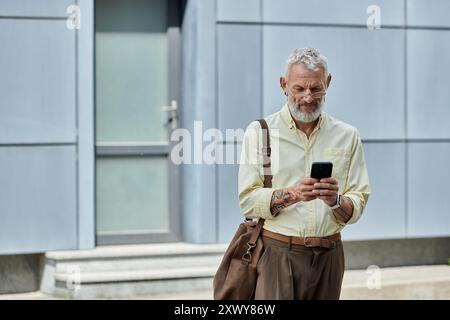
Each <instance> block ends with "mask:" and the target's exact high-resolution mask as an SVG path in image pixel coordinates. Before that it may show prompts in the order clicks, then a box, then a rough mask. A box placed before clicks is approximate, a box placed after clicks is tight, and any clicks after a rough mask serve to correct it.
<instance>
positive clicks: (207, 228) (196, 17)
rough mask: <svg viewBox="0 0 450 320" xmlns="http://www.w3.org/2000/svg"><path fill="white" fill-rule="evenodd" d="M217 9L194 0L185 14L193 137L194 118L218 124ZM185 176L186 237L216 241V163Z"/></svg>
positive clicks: (187, 120)
mask: <svg viewBox="0 0 450 320" xmlns="http://www.w3.org/2000/svg"><path fill="white" fill-rule="evenodd" d="M215 9H216V8H215V2H214V1H203V0H190V1H188V3H187V7H186V12H185V15H184V21H183V33H182V36H183V42H182V43H183V68H184V72H183V92H182V95H183V96H182V100H183V110H182V127H183V128H186V129H188V130H189V132H191V134H192V138H193V139H195V137H194V134H200V137H201V134H202V132H200V133H195V132H194V121H196V120H201V121H202V126H203V128H205V129H207V128H216V127H217V123H216V93H215V92H216V78H215V72H214V70H215V68H216V58H217V54H216V46H215V39H216V28H215V20H216V16H215V12H216V10H215ZM197 139H198V137H197ZM192 145H194V143H193V144H192ZM197 147H199V148H201V145H200V144H197ZM200 152H201V150H200ZM182 175H183V177H182V180H183V182H182V183H183V195H182V197H183V210H184V212H183V213H184V215H185V216H184V219H183V222H182V223H183V240H184V241H187V242H194V243H212V242H215V241H216V228H212V227H211V226H216V223H217V222H216V214H217V203H216V193H215V187H214V186H215V185H216V169H215V166H212V165H187V166H184V168H183V172H182Z"/></svg>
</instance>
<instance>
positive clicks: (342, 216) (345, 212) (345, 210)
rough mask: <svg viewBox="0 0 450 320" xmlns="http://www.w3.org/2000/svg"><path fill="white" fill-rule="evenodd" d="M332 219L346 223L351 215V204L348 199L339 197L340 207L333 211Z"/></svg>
mask: <svg viewBox="0 0 450 320" xmlns="http://www.w3.org/2000/svg"><path fill="white" fill-rule="evenodd" d="M333 214H334V217H335V218H336V219H337V220H339V221H341V222H344V223H347V222H348V221H349V220H350V219H351V218H352V215H353V202H352V200H350V199H349V198H348V197H341V207H340V208H337V209H334V210H333Z"/></svg>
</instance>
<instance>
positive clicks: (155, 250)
mask: <svg viewBox="0 0 450 320" xmlns="http://www.w3.org/2000/svg"><path fill="white" fill-rule="evenodd" d="M225 249H226V245H217V244H214V245H195V244H188V243H170V244H151V245H132V246H108V247H106V246H105V247H97V248H95V249H92V250H79V251H59V252H48V253H46V256H45V260H46V261H45V267H44V272H43V277H42V282H41V291H42V292H44V293H47V294H51V295H55V296H58V297H63V298H82V299H83V298H88V299H95V298H120V297H127V296H136V295H149V294H150V295H151V294H164V293H170V292H182V291H186V290H187V289H188V290H210V289H211V288H212V277H213V276H214V273H215V272H216V270H217V266H218V265H219V263H220V261H221V259H222V256H223V253H224V251H225Z"/></svg>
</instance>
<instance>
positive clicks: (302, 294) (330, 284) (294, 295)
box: [255, 237, 345, 300]
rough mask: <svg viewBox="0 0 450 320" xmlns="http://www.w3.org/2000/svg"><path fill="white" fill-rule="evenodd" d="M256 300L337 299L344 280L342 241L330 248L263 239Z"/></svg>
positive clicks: (258, 267)
mask: <svg viewBox="0 0 450 320" xmlns="http://www.w3.org/2000/svg"><path fill="white" fill-rule="evenodd" d="M263 242H264V253H263V254H262V256H261V258H260V260H259V261H258V265H257V271H258V280H257V283H256V291H255V299H256V300H267V299H268V300H294V299H295V300H315V299H327V300H338V299H339V296H340V294H341V286H342V279H343V277H344V268H345V267H344V265H345V261H344V249H343V246H342V241H338V242H336V247H335V248H334V249H327V248H321V247H316V248H308V247H305V246H301V245H295V244H291V245H289V244H287V243H284V242H282V241H278V240H275V239H271V238H267V237H263Z"/></svg>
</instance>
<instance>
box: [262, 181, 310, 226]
mask: <svg viewBox="0 0 450 320" xmlns="http://www.w3.org/2000/svg"><path fill="white" fill-rule="evenodd" d="M316 182H318V181H317V180H316V179H313V178H306V179H304V180H302V181H300V182H299V183H296V184H295V185H293V186H291V187H288V188H284V189H277V190H275V191H274V192H273V194H272V199H271V201H270V212H271V213H272V216H274V217H275V216H276V215H277V214H278V213H279V212H280V211H281V210H283V209H284V208H286V207H288V206H290V205H293V204H294V203H297V202H299V201H311V200H314V199H316V196H315V195H314V194H313V192H312V190H313V189H314V183H316Z"/></svg>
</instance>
